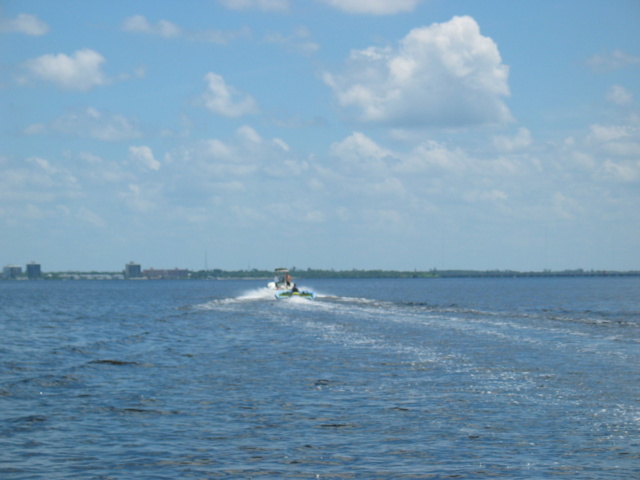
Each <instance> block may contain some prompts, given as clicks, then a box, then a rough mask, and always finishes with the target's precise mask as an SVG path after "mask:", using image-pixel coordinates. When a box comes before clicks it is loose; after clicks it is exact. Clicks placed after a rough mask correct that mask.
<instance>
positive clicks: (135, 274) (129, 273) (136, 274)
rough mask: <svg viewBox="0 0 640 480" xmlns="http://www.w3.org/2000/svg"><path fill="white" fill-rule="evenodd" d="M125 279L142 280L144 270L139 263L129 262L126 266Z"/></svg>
mask: <svg viewBox="0 0 640 480" xmlns="http://www.w3.org/2000/svg"><path fill="white" fill-rule="evenodd" d="M124 278H127V279H129V278H142V268H141V267H140V264H139V263H134V262H129V263H127V264H126V265H125V266H124Z"/></svg>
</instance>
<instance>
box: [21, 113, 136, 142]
mask: <svg viewBox="0 0 640 480" xmlns="http://www.w3.org/2000/svg"><path fill="white" fill-rule="evenodd" d="M24 133H25V134H27V135H43V134H62V135H72V136H77V137H87V138H93V139H95V140H102V141H107V142H117V141H122V140H129V139H132V138H137V137H139V136H140V135H141V134H140V131H139V129H138V127H137V126H136V124H135V122H133V121H131V120H129V119H128V118H127V117H125V116H123V115H119V114H109V113H106V114H105V113H102V112H100V111H99V110H97V109H95V108H86V109H84V110H79V111H73V112H68V113H65V114H64V115H62V116H61V117H59V118H57V119H55V120H54V121H52V122H51V123H49V124H41V123H36V124H32V125H30V126H28V127H27V128H26V129H25V131H24Z"/></svg>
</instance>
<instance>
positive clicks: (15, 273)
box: [2, 265, 22, 280]
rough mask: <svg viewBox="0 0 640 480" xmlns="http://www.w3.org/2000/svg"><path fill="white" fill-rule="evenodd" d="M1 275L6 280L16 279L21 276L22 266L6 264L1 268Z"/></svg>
mask: <svg viewBox="0 0 640 480" xmlns="http://www.w3.org/2000/svg"><path fill="white" fill-rule="evenodd" d="M2 276H3V277H4V278H5V279H8V280H16V279H17V278H19V277H21V276H22V267H18V266H17V265H6V266H5V267H4V268H3V269H2Z"/></svg>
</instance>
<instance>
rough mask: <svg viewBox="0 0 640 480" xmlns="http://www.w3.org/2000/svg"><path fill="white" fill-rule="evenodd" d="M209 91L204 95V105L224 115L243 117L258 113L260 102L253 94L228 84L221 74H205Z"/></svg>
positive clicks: (202, 98)
mask: <svg viewBox="0 0 640 480" xmlns="http://www.w3.org/2000/svg"><path fill="white" fill-rule="evenodd" d="M205 81H206V82H207V91H206V92H205V93H204V95H202V97H201V100H202V103H203V105H204V106H205V107H206V108H207V109H209V110H211V111H212V112H214V113H217V114H218V115H222V116H224V117H241V116H243V115H250V114H255V113H258V110H259V109H258V104H257V102H256V101H255V100H254V99H253V97H252V96H251V95H248V94H245V93H242V92H239V91H238V90H236V89H235V88H234V87H232V86H230V85H227V84H226V82H225V81H224V79H223V78H222V76H221V75H217V74H215V73H208V74H207V75H205Z"/></svg>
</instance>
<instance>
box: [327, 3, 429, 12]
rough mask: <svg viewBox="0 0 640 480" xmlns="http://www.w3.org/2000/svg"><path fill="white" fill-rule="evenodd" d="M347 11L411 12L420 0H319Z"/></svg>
mask: <svg viewBox="0 0 640 480" xmlns="http://www.w3.org/2000/svg"><path fill="white" fill-rule="evenodd" d="M320 1H322V2H323V3H326V4H327V5H330V6H332V7H334V8H337V9H339V10H342V11H344V12H347V13H356V14H358V13H360V14H371V15H389V14H395V13H401V12H411V11H413V10H414V9H415V8H416V6H417V5H418V4H419V3H420V0H320Z"/></svg>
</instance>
